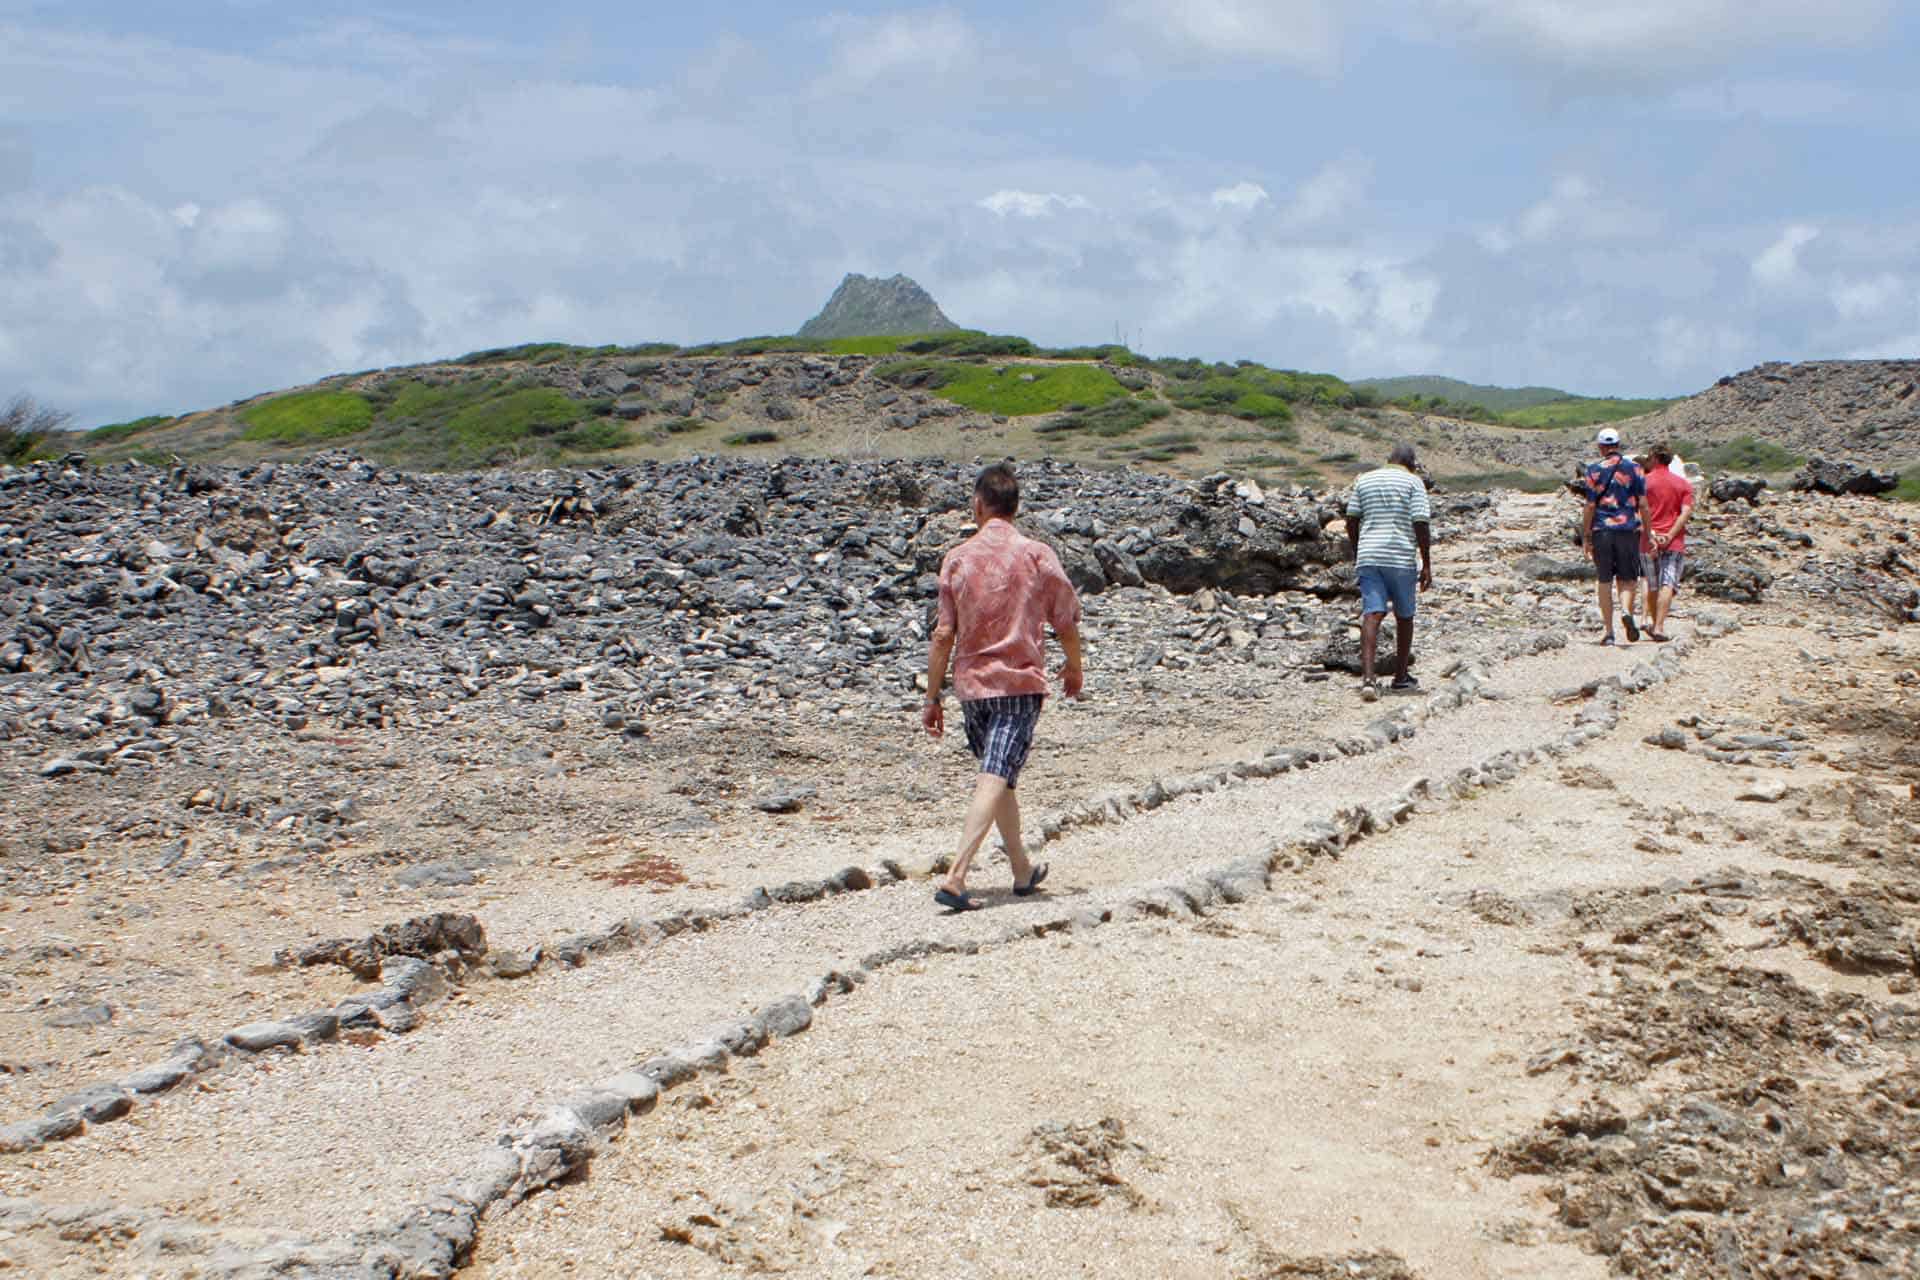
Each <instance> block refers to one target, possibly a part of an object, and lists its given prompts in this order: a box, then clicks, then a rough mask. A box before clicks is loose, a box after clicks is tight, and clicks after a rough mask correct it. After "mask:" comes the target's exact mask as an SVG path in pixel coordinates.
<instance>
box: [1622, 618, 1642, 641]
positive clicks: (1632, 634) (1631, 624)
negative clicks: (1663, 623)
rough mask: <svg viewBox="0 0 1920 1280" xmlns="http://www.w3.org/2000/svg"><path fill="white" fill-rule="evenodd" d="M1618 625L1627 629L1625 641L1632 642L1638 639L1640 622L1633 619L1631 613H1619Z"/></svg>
mask: <svg viewBox="0 0 1920 1280" xmlns="http://www.w3.org/2000/svg"><path fill="white" fill-rule="evenodd" d="M1620 625H1621V626H1623V627H1625V628H1626V629H1627V643H1629V644H1632V643H1635V642H1637V641H1638V640H1639V639H1640V624H1639V623H1637V622H1635V621H1634V620H1633V615H1632V614H1630V613H1623V614H1621V615H1620Z"/></svg>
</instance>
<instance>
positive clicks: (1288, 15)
mask: <svg viewBox="0 0 1920 1280" xmlns="http://www.w3.org/2000/svg"><path fill="white" fill-rule="evenodd" d="M1115 10H1116V12H1117V14H1118V15H1119V16H1120V17H1121V18H1122V19H1123V20H1125V21H1127V22H1129V23H1132V24H1133V25H1135V26H1136V27H1139V28H1140V29H1141V30H1142V31H1143V32H1145V33H1148V34H1150V35H1151V38H1152V39H1153V40H1154V41H1155V42H1156V47H1163V46H1164V47H1170V49H1171V50H1172V51H1173V52H1176V53H1183V54H1186V55H1188V56H1192V57H1200V58H1205V59H1209V60H1219V61H1252V62H1279V63H1284V64H1286V65H1288V66H1293V67H1297V68H1300V69H1302V70H1306V71H1312V72H1315V73H1322V74H1324V73H1326V72H1329V71H1331V70H1332V69H1333V67H1334V64H1335V63H1336V61H1337V60H1338V57H1339V52H1340V39H1339V29H1338V25H1337V23H1336V22H1335V20H1334V16H1333V11H1332V8H1331V6H1330V5H1329V4H1328V3H1327V2H1326V0H1115Z"/></svg>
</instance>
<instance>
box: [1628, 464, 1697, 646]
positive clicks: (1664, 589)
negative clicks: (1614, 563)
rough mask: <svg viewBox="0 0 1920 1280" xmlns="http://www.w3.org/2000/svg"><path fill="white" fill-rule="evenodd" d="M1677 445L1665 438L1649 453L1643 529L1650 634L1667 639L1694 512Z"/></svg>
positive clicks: (1649, 636)
mask: <svg viewBox="0 0 1920 1280" xmlns="http://www.w3.org/2000/svg"><path fill="white" fill-rule="evenodd" d="M1675 462H1676V459H1675V458H1674V456H1673V446H1672V445H1670V444H1668V443H1667V442H1666V441H1664V440H1662V441H1661V442H1659V443H1658V444H1656V445H1654V446H1653V448H1652V450H1651V451H1650V452H1649V453H1648V466H1647V522H1646V525H1645V527H1644V528H1643V529H1642V530H1641V533H1640V554H1641V555H1642V556H1643V557H1645V559H1646V570H1647V573H1646V576H1647V638H1648V639H1649V640H1657V641H1659V642H1660V643H1662V644H1665V643H1666V640H1667V613H1668V611H1669V610H1670V609H1672V608H1673V597H1674V593H1675V592H1677V591H1679V590H1680V577H1681V574H1682V573H1683V572H1684V571H1685V569H1686V551H1687V521H1688V520H1689V519H1691V518H1692V516H1693V484H1692V482H1691V481H1689V480H1688V479H1687V477H1686V473H1684V472H1682V471H1679V470H1677V469H1675V465H1674V464H1675Z"/></svg>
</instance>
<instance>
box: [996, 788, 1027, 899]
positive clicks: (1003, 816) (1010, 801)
mask: <svg viewBox="0 0 1920 1280" xmlns="http://www.w3.org/2000/svg"><path fill="white" fill-rule="evenodd" d="M993 823H994V825H995V826H997V827H999V828H1000V843H1001V844H1003V845H1005V846H1006V847H1007V861H1008V862H1010V863H1012V864H1013V883H1014V884H1015V885H1023V884H1025V883H1026V882H1027V877H1028V876H1030V875H1032V874H1033V866H1032V864H1031V863H1030V862H1028V860H1027V848H1026V846H1025V845H1024V844H1022V843H1021V842H1020V793H1019V792H1018V791H1016V790H1014V789H1013V788H1012V787H1008V788H1007V789H1006V790H1005V791H1003V792H1001V793H1000V807H999V808H997V809H995V810H994V811H993Z"/></svg>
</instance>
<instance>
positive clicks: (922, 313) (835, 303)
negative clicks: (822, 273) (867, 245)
mask: <svg viewBox="0 0 1920 1280" xmlns="http://www.w3.org/2000/svg"><path fill="white" fill-rule="evenodd" d="M959 327H960V326H959V325H957V324H955V323H954V322H953V321H951V320H949V319H947V315H946V312H944V311H942V310H940V304H939V303H937V302H935V301H934V300H933V296H932V295H931V294H929V293H928V292H927V291H926V290H925V289H922V288H921V287H920V286H919V285H917V284H915V283H914V282H913V281H912V280H909V279H908V278H907V277H906V276H902V275H894V276H889V277H888V278H887V279H885V280H880V279H876V278H874V277H872V276H863V275H855V274H853V273H848V275H847V278H846V279H844V280H842V281H841V282H840V287H839V288H838V289H835V290H834V291H833V296H832V297H831V298H828V299H827V305H826V306H825V307H823V308H822V309H821V311H820V314H819V315H817V316H815V317H814V318H813V319H811V320H809V321H807V322H806V323H805V324H803V325H801V326H800V336H801V337H803V338H864V337H868V336H871V335H875V334H879V335H895V334H917V333H948V332H951V331H953V330H955V329H958V328H959Z"/></svg>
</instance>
